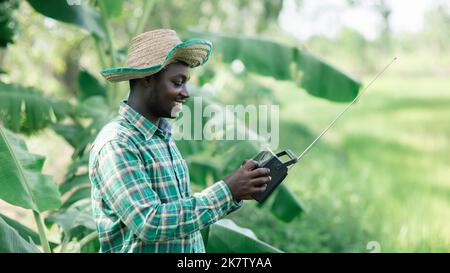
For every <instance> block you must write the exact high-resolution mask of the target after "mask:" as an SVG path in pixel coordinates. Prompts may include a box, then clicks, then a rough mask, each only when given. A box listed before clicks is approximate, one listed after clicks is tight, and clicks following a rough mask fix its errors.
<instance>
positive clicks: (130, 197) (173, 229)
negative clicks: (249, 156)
mask: <svg viewBox="0 0 450 273" xmlns="http://www.w3.org/2000/svg"><path fill="white" fill-rule="evenodd" d="M93 175H95V176H96V177H97V180H98V187H99V189H100V191H101V193H102V197H103V199H104V201H105V202H106V204H107V205H108V206H109V207H110V208H111V209H113V210H114V211H115V212H116V213H117V215H118V217H119V218H120V220H121V221H122V222H123V223H124V224H125V225H126V226H127V227H128V228H130V230H131V231H132V232H133V233H134V234H136V235H137V236H138V237H140V238H141V239H142V240H144V241H147V242H156V241H167V240H173V239H175V238H182V237H185V236H187V235H189V234H191V233H193V232H195V231H198V230H201V229H203V228H204V227H206V226H208V225H210V224H212V223H214V222H216V221H218V220H219V219H221V218H222V217H224V216H225V215H226V214H228V213H229V212H230V211H232V210H234V209H233V208H234V206H233V203H234V202H233V197H232V194H231V191H230V188H229V187H228V186H227V185H226V184H225V182H224V181H219V182H217V183H215V184H213V185H212V186H210V187H208V188H206V189H205V190H203V191H202V192H200V193H196V194H194V195H193V196H191V197H187V198H183V199H181V200H179V201H176V202H171V203H164V204H163V203H161V200H160V199H159V197H158V195H157V193H156V192H155V191H154V190H153V188H152V181H151V180H150V177H149V175H148V174H147V172H146V170H145V167H144V164H143V162H142V160H141V159H140V157H139V152H138V150H137V149H136V148H135V147H132V146H131V147H130V146H128V145H127V144H125V143H122V142H119V141H116V140H113V141H110V142H108V143H106V144H105V145H104V146H103V148H102V149H101V150H100V152H99V154H98V158H97V160H96V162H94V172H93Z"/></svg>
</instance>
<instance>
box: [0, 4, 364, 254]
mask: <svg viewBox="0 0 450 273" xmlns="http://www.w3.org/2000/svg"><path fill="white" fill-rule="evenodd" d="M27 2H28V3H29V4H30V5H31V7H33V9H34V10H35V11H37V12H39V13H41V14H42V15H44V16H47V17H50V18H53V19H55V20H57V21H61V22H64V23H69V24H72V25H75V26H78V27H80V28H82V29H84V30H85V31H86V32H87V34H88V35H89V36H87V38H88V39H90V40H91V41H92V42H93V43H94V44H95V45H96V49H97V54H98V59H99V60H100V63H101V64H102V65H103V66H106V65H108V66H109V65H111V66H116V65H117V64H118V63H120V62H122V61H123V60H122V58H121V54H122V52H123V49H118V48H117V47H116V44H115V43H116V41H115V40H114V35H115V34H116V33H117V32H118V31H117V32H116V29H115V28H113V27H112V24H113V22H114V21H115V20H118V21H120V20H122V19H121V13H122V11H123V10H124V9H126V8H127V5H126V4H125V1H104V0H99V1H94V5H90V4H87V3H84V2H83V3H82V4H81V5H67V4H66V3H65V2H64V1H56V0H54V1H51V4H49V1H43V0H28V1H27ZM221 3H222V2H221ZM240 3H241V4H242V5H243V6H252V5H253V4H251V3H250V2H248V1H240ZM218 4H219V2H213V5H218ZM171 5H172V3H171ZM273 7H276V9H278V10H279V9H280V7H281V6H280V4H279V2H276V1H267V2H266V3H265V5H264V12H265V13H266V14H267V16H275V15H274V14H272V13H271V12H273ZM152 8H154V9H155V10H154V13H155V14H158V12H157V10H158V8H159V9H160V8H161V3H160V2H158V3H156V4H155V6H154V7H153V2H152V1H146V4H145V5H144V8H143V11H144V14H142V16H141V20H144V19H146V18H148V13H149V12H151V11H152ZM174 9H176V8H175V7H174ZM275 13H276V12H275ZM151 20H155V19H154V18H152V19H151ZM161 20H162V19H161ZM136 25H137V27H136V30H137V31H138V32H139V29H142V28H143V26H144V25H145V22H144V23H142V22H137V24H136ZM263 26H264V25H261V26H259V27H257V29H258V28H261V27H263ZM133 33H134V32H133V31H131V34H133ZM183 37H186V38H198V37H207V38H208V39H211V40H213V42H214V44H215V45H216V46H217V50H216V51H217V53H219V55H220V56H221V61H222V62H223V63H230V62H232V61H235V60H236V59H239V60H241V61H242V63H243V64H244V65H245V68H246V69H247V70H248V71H249V72H251V73H254V74H258V75H260V76H265V77H271V78H273V79H275V80H282V81H292V82H294V83H296V84H297V86H301V87H302V88H304V89H305V90H306V91H307V92H308V93H310V94H312V95H314V96H317V97H320V98H324V99H327V100H331V101H348V100H351V99H352V98H354V97H355V96H356V94H357V92H358V89H359V83H358V82H357V81H355V80H354V79H353V78H351V77H350V76H348V75H347V74H345V73H343V72H341V71H340V70H338V69H337V68H335V67H333V66H331V65H329V64H327V63H326V62H324V61H323V60H321V59H320V58H317V57H315V56H313V55H312V54H311V53H309V52H306V51H305V50H304V49H300V48H297V47H292V46H288V45H285V44H283V43H279V42H275V41H267V40H261V39H255V38H251V37H248V36H243V35H230V34H220V33H212V32H204V33H203V32H198V31H196V32H192V31H191V32H188V33H187V34H185V35H183ZM128 38H130V37H128ZM280 56H281V57H280ZM286 64H291V65H286ZM212 76H214V73H213V74H212ZM202 77H203V80H204V81H208V75H207V74H203V75H200V76H199V78H202ZM209 80H211V78H209ZM77 82H78V90H79V93H78V94H77V95H76V97H73V98H72V99H71V100H70V102H68V103H62V102H61V101H56V100H53V99H52V98H49V97H46V96H43V95H42V92H41V91H38V90H36V89H35V88H27V87H23V86H20V85H14V84H6V83H1V85H0V92H1V93H0V95H1V96H3V98H4V99H3V100H1V101H2V103H0V113H1V115H0V118H1V120H2V121H3V124H4V126H5V127H7V128H9V129H11V130H14V131H15V132H21V133H33V132H37V131H39V130H41V129H43V128H51V129H53V130H54V131H55V132H56V133H58V134H59V135H61V136H62V137H63V138H64V139H65V140H66V141H67V142H68V143H69V144H70V145H71V146H72V147H73V148H74V152H73V154H72V160H73V162H72V163H71V165H70V166H69V168H68V171H67V173H66V175H65V181H63V183H61V185H59V191H58V188H57V187H56V185H55V184H53V183H52V181H51V178H49V177H48V176H45V175H42V174H41V173H40V172H41V169H42V166H43V163H44V159H43V158H42V157H39V156H35V155H31V154H29V153H28V152H27V149H26V146H25V145H24V143H23V141H22V140H20V138H18V137H17V136H16V135H14V134H13V133H11V132H9V131H8V130H6V129H1V130H2V131H1V132H2V139H1V141H2V142H0V156H1V157H2V158H1V159H2V160H3V161H2V162H5V164H4V165H3V166H2V167H1V172H0V174H1V175H4V177H5V179H4V181H6V183H3V184H2V185H1V187H2V188H1V193H0V197H1V198H2V199H3V200H5V201H7V202H9V203H11V204H13V205H17V206H22V207H24V208H29V209H32V210H33V213H34V216H35V220H36V224H37V226H38V230H39V238H40V240H39V241H40V242H39V243H40V245H41V246H42V248H43V249H44V251H47V252H48V251H50V246H52V248H53V251H55V250H56V251H60V252H65V251H96V250H97V249H98V240H96V233H95V228H94V224H93V222H92V219H91V218H90V217H89V216H90V211H89V209H90V205H89V204H90V203H89V202H90V183H89V180H88V176H87V170H86V166H87V162H88V147H89V144H90V143H92V141H93V139H94V138H95V136H96V135H97V133H98V132H99V130H100V129H101V128H102V127H103V125H104V124H105V123H106V122H108V121H109V120H110V119H111V118H112V116H113V115H115V109H116V108H117V102H118V100H119V99H120V98H121V96H122V94H123V90H120V89H119V87H118V85H112V86H111V85H109V84H104V83H102V82H101V81H99V80H98V79H97V78H96V77H95V76H93V75H92V74H91V73H90V72H89V71H87V70H83V69H82V70H81V71H79V73H78V77H77ZM336 87H338V89H336ZM192 89H193V93H196V92H197V94H204V92H205V91H204V88H201V87H198V86H195V85H194V86H192ZM336 90H339V92H336ZM16 93H17V94H16ZM11 94H14V95H11ZM205 97H206V96H205ZM204 103H205V104H206V105H211V106H214V107H217V108H219V109H222V111H224V113H226V111H225V110H223V108H224V107H223V105H221V103H220V102H219V101H216V100H215V99H214V98H206V99H205V100H204ZM226 114H228V113H226ZM202 122H203V123H206V122H214V121H213V120H211V119H209V120H208V119H205V120H203V121H202ZM236 126H237V129H238V130H244V129H245V121H239V122H238V124H237V125H236ZM253 133H255V132H253ZM260 144H261V143H260V141H218V142H204V141H201V142H193V141H179V143H177V145H179V146H180V149H181V150H182V152H183V153H184V154H186V155H187V156H186V160H187V162H188V164H189V169H190V170H191V174H192V175H191V176H192V183H193V184H194V185H196V186H197V187H198V188H202V187H204V186H206V185H207V184H208V183H211V182H213V181H217V180H218V179H221V178H222V177H223V176H224V175H225V174H227V173H228V172H229V171H230V170H232V169H233V168H236V167H238V164H239V163H240V162H236V160H235V159H236V158H249V157H251V156H253V155H254V154H255V153H256V152H257V151H258V148H259V147H260ZM6 177H7V178H6ZM60 193H62V194H64V195H65V196H64V198H63V199H64V202H62V200H61V199H62V198H61V197H60ZM274 198H275V201H276V202H274V203H272V206H271V209H270V210H269V211H270V212H271V213H273V215H274V216H275V217H277V218H278V219H280V220H282V221H285V222H290V221H293V220H294V219H296V217H297V216H298V215H300V213H301V212H303V207H302V205H301V203H300V201H299V200H298V199H297V198H296V196H295V195H294V194H293V193H292V192H291V191H290V190H289V189H288V188H287V187H286V186H285V185H282V186H281V187H280V188H279V190H278V191H277V193H276V195H275V196H274ZM45 210H52V211H51V212H50V214H49V216H48V217H46V219H45V224H46V225H48V226H52V225H58V226H59V227H61V228H62V230H63V235H62V238H63V242H62V243H61V245H59V246H56V247H55V246H54V245H53V244H49V243H48V242H47V241H48V240H47V238H46V234H45V228H44V227H43V226H42V224H43V223H42V222H43V221H42V218H41V217H42V216H41V214H40V213H41V212H42V211H45ZM1 224H2V229H1V230H0V231H1V233H0V234H5V237H1V238H6V239H5V240H7V241H8V242H11V245H12V246H14V245H19V246H20V245H22V246H20V247H21V248H20V249H22V250H24V251H25V248H26V249H30V251H31V250H32V247H29V246H28V245H26V241H25V242H23V241H22V240H20V238H21V236H29V232H26V233H24V232H18V233H15V232H14V228H12V227H11V226H12V222H10V224H11V225H10V224H8V223H7V222H5V223H3V222H2V223H1ZM15 228H17V227H15ZM203 235H204V239H205V241H207V248H208V249H209V250H210V251H230V252H241V251H246V252H247V251H249V252H279V251H280V250H279V249H277V248H275V247H273V246H270V245H268V244H267V243H264V242H262V241H260V240H259V239H258V238H257V237H256V236H255V235H254V233H253V232H251V231H249V230H247V229H242V228H240V227H238V226H237V225H236V224H234V223H233V222H232V221H231V220H223V221H221V222H219V223H217V224H215V225H212V226H211V227H210V228H209V229H207V230H206V231H203ZM223 237H232V238H235V240H233V244H230V242H224V241H223V240H221V238H223ZM25 239H26V238H25ZM33 242H36V240H33ZM71 244H72V245H73V244H75V245H76V246H75V247H72V248H71V247H69V245H71ZM9 250H11V251H13V248H12V247H11V248H10V249H9ZM6 251H8V250H6Z"/></svg>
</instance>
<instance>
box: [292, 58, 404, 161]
mask: <svg viewBox="0 0 450 273" xmlns="http://www.w3.org/2000/svg"><path fill="white" fill-rule="evenodd" d="M395 60H397V57H394V59H392V61H391V62H390V63H389V64H388V65H386V66H385V67H384V68H383V70H381V71H380V72H379V73H378V74H377V75H376V76H375V78H373V80H372V81H371V82H370V83H369V84H368V85H367V86H366V87H365V88H364V89H363V90H362V91H361V92H359V94H358V96H356V98H354V99H353V100H352V102H350V103H349V104H348V105H347V107H345V109H344V110H343V111H342V112H341V113H340V114H339V115H337V117H336V118H334V120H333V121H332V122H331V123H330V124H329V125H328V126H327V127H326V128H325V129H324V130H323V131H322V133H320V135H319V136H318V137H316V139H314V141H313V142H312V143H311V144H309V146H308V147H306V149H305V150H304V151H303V152H302V153H301V154H300V155H299V156H298V157H297V161H298V160H300V158H302V157H303V156H304V155H305V154H306V153H307V152H308V151H309V150H310V149H311V147H312V146H314V144H315V143H316V142H317V141H318V140H319V139H320V138H321V137H322V136H323V135H324V134H325V133H326V132H327V131H328V129H330V128H331V126H333V125H334V123H336V121H337V120H338V119H339V118H340V117H341V116H342V115H343V114H344V113H345V112H347V110H348V109H349V108H350V106H352V105H353V104H354V103H355V102H356V101H357V100H358V99H359V97H361V95H362V94H363V93H364V92H365V91H366V90H367V88H369V87H370V86H371V85H372V83H374V82H375V81H376V80H377V79H378V77H379V76H381V74H383V73H384V71H386V69H388V68H389V66H391V64H392V63H393V62H394V61H395Z"/></svg>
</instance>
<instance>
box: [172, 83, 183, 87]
mask: <svg viewBox="0 0 450 273" xmlns="http://www.w3.org/2000/svg"><path fill="white" fill-rule="evenodd" d="M173 84H174V85H175V86H176V87H181V86H182V85H183V83H182V82H174V83H173Z"/></svg>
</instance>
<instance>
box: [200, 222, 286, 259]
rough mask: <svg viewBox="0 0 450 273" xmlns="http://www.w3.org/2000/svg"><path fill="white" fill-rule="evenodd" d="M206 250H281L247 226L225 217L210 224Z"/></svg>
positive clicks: (225, 251)
mask: <svg viewBox="0 0 450 273" xmlns="http://www.w3.org/2000/svg"><path fill="white" fill-rule="evenodd" d="M206 252H222V253H273V252H277V253H279V252H282V251H281V250H279V249H277V248H275V247H273V246H271V245H269V244H267V243H265V242H263V241H261V240H259V239H258V238H257V237H256V235H255V234H254V233H253V231H251V230H250V229H247V228H242V227H240V226H238V225H236V224H235V223H234V222H233V221H232V220H230V219H223V220H220V221H218V222H216V223H215V224H213V225H211V226H210V231H209V238H208V244H207V246H206Z"/></svg>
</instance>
